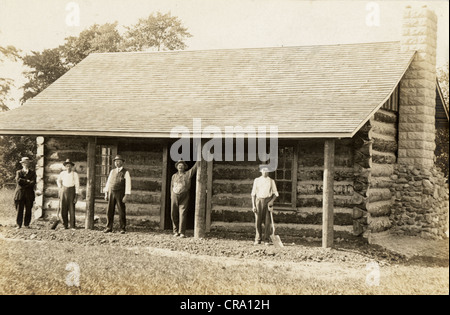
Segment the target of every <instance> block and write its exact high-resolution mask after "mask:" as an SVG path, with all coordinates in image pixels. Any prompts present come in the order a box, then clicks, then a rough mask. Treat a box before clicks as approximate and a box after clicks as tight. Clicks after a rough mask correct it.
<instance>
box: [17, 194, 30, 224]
mask: <svg viewBox="0 0 450 315" xmlns="http://www.w3.org/2000/svg"><path fill="white" fill-rule="evenodd" d="M15 205H16V211H17V217H16V224H17V226H18V227H22V223H23V224H24V225H25V226H29V225H30V222H31V210H32V209H33V201H31V200H28V199H26V198H22V199H21V200H16V201H15ZM24 210H25V219H24V216H23V212H24Z"/></svg>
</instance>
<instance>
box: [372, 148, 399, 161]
mask: <svg viewBox="0 0 450 315" xmlns="http://www.w3.org/2000/svg"><path fill="white" fill-rule="evenodd" d="M372 162H373V163H378V164H395V163H396V162H397V156H396V155H395V154H394V153H391V152H380V151H376V150H373V151H372Z"/></svg>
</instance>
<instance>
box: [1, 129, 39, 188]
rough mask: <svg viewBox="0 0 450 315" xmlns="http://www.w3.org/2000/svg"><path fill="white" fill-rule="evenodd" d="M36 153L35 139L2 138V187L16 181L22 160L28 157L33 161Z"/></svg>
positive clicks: (21, 137)
mask: <svg viewBox="0 0 450 315" xmlns="http://www.w3.org/2000/svg"><path fill="white" fill-rule="evenodd" d="M35 152H36V138H35V137H28V136H5V137H0V187H2V186H3V185H4V184H6V183H11V182H12V181H13V180H14V176H15V171H16V170H17V169H19V168H20V164H19V161H20V158H21V157H25V156H27V157H29V158H30V159H31V160H33V156H35Z"/></svg>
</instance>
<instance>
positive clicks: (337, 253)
mask: <svg viewBox="0 0 450 315" xmlns="http://www.w3.org/2000/svg"><path fill="white" fill-rule="evenodd" d="M50 225H51V222H49V221H44V220H39V221H36V222H34V223H33V225H32V228H31V229H24V228H22V229H20V230H16V229H14V228H13V226H11V225H8V226H0V235H1V236H2V237H3V238H6V239H18V240H35V241H52V242H71V243H74V244H82V245H88V246H105V245H108V246H110V245H114V246H120V247H126V248H132V247H136V246H140V247H142V246H144V247H152V248H156V249H160V250H165V251H170V252H182V253H185V254H194V255H205V256H208V257H219V258H225V257H229V258H238V259H242V260H246V259H256V260H264V261H278V262H279V261H283V262H321V263H325V262H329V263H344V264H345V265H346V267H348V265H349V264H354V265H355V266H356V265H357V266H361V265H366V264H367V263H369V262H371V261H377V262H378V263H379V264H380V265H392V264H400V265H408V264H412V263H419V264H421V265H426V266H441V267H448V242H447V250H446V251H445V249H444V250H443V251H442V255H440V256H437V257H430V256H427V258H426V259H422V260H421V259H418V257H416V256H411V255H406V254H402V253H399V251H392V250H389V249H387V248H386V247H383V246H380V245H375V244H368V243H367V242H366V241H365V240H364V239H352V240H342V241H340V242H338V243H336V244H335V246H334V248H333V249H324V248H322V247H321V243H320V240H318V239H312V238H301V237H294V236H283V235H282V236H281V237H282V242H283V244H284V246H285V247H284V248H283V249H277V248H276V247H275V246H273V245H270V246H265V245H263V244H262V245H258V246H255V245H254V244H253V235H251V234H249V233H247V232H241V233H240V232H229V231H214V230H213V231H211V233H209V234H208V236H207V237H206V238H205V239H194V238H193V231H188V233H187V238H185V239H180V238H174V237H173V236H172V234H171V233H170V231H160V230H159V229H158V228H157V227H156V226H155V225H154V224H151V223H149V222H148V221H147V222H142V223H140V224H134V225H131V226H129V227H128V229H127V234H125V235H122V234H120V233H118V232H117V230H116V232H115V233H110V234H104V233H102V229H103V227H102V226H100V225H97V226H96V227H95V229H94V230H85V229H83V228H77V229H76V230H75V231H73V230H64V229H63V228H62V226H61V225H60V226H58V228H57V229H56V230H51V229H50ZM444 243H445V242H444ZM413 244H414V243H413ZM412 246H414V245H412Z"/></svg>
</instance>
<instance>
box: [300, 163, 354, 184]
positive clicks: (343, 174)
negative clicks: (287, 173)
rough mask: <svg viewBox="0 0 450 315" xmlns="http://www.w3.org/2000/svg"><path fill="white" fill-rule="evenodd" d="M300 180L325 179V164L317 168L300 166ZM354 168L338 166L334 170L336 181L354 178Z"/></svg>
mask: <svg viewBox="0 0 450 315" xmlns="http://www.w3.org/2000/svg"><path fill="white" fill-rule="evenodd" d="M297 178H298V180H299V181H310V180H323V166H322V167H317V168H299V169H298V172H297ZM353 178H354V169H353V168H350V167H348V168H347V167H342V168H339V167H336V168H335V172H334V180H335V181H338V182H339V181H346V180H353Z"/></svg>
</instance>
